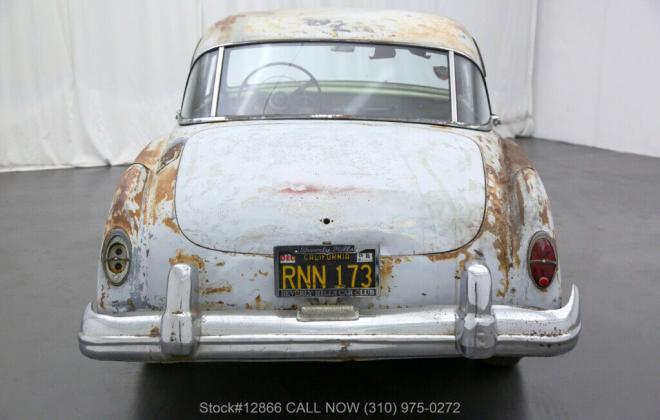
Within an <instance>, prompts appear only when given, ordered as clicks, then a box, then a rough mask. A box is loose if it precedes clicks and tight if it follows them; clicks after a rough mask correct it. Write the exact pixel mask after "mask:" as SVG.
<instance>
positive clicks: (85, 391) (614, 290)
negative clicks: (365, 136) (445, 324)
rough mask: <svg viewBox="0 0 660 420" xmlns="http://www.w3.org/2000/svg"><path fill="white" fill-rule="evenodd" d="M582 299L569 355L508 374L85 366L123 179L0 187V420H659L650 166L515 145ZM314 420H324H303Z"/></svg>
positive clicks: (444, 366)
mask: <svg viewBox="0 0 660 420" xmlns="http://www.w3.org/2000/svg"><path fill="white" fill-rule="evenodd" d="M521 142H522V143H523V145H524V147H525V149H526V150H527V151H528V153H529V155H530V157H531V159H532V160H533V161H534V162H535V163H536V166H537V168H538V169H539V171H540V173H541V175H542V177H543V180H544V182H545V185H546V188H547V190H548V193H549V195H550V198H551V202H552V205H553V212H554V216H555V221H556V223H557V225H558V229H559V252H560V254H561V263H562V273H563V275H564V278H565V279H575V280H576V282H577V283H578V284H579V286H580V289H581V292H582V295H581V297H582V304H583V312H582V314H583V318H582V321H583V330H582V335H581V338H580V342H579V343H578V346H577V348H576V349H575V350H574V351H572V352H571V353H568V354H566V355H563V356H559V357H556V358H550V359H531V358H530V359H523V360H522V361H521V363H520V364H519V365H518V367H517V368H515V369H513V370H509V371H507V370H497V369H492V368H486V367H484V366H482V365H480V364H478V363H475V362H472V361H468V360H462V359H444V360H413V361H386V362H362V363H342V364H322V363H289V364H275V363H267V364H255V363H250V364H228V363H224V364H219V363H218V364H198V365H191V364H183V365H169V366H160V365H141V364H137V363H119V362H97V361H93V360H89V359H86V358H85V357H84V356H82V355H81V354H80V353H79V351H78V344H77V341H76V334H77V332H78V327H79V322H80V316H81V313H82V310H83V307H84V306H85V304H86V303H87V302H88V301H89V300H90V299H91V298H92V296H93V295H94V293H95V287H96V286H95V280H94V274H95V268H96V258H97V254H98V247H99V243H100V240H101V231H102V226H103V221H104V218H105V215H106V211H107V209H108V206H109V203H110V198H111V196H112V193H113V191H114V188H115V185H116V183H117V181H118V179H119V176H120V174H121V172H122V170H123V169H122V168H111V169H110V168H95V169H78V170H60V171H47V172H32V173H9V174H0V286H1V287H0V340H2V341H1V343H2V344H0V417H1V418H61V419H70V418H154V417H173V416H176V415H177V414H179V415H184V416H186V417H190V416H193V415H195V414H196V413H197V409H198V406H199V403H200V402H202V401H211V402H224V401H280V402H287V401H318V402H322V401H369V400H372V401H374V400H375V401H402V400H411V401H424V402H431V401H458V402H460V403H461V404H462V412H463V416H461V417H463V418H496V417H497V418H507V419H516V418H536V419H545V418H548V419H556V418H571V419H578V418H585V419H621V418H626V419H628V420H630V419H651V418H654V419H658V418H660V356H659V355H660V321H659V320H660V252H659V251H660V216H659V213H658V209H660V182H659V181H660V159H653V158H645V157H639V156H632V155H623V154H617V153H613V152H608V151H602V150H594V149H589V148H584V147H578V146H571V145H566V144H561V143H554V142H547V141H540V140H535V141H530V140H523V141H521ZM313 418H322V416H318V415H317V416H313Z"/></svg>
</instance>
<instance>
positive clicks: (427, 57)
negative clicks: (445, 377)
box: [79, 10, 581, 361]
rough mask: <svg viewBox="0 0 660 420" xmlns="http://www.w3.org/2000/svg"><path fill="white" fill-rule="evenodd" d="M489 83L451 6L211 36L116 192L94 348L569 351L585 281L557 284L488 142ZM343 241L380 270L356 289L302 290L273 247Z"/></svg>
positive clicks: (156, 353) (90, 319)
mask: <svg viewBox="0 0 660 420" xmlns="http://www.w3.org/2000/svg"><path fill="white" fill-rule="evenodd" d="M335 63H336V65H335ZM260 73H261V74H260ZM335 75H337V76H336V77H335ZM484 80H485V69H484V66H483V62H482V59H481V55H480V53H479V50H478V47H477V44H476V43H475V41H474V40H473V38H472V37H471V36H470V35H469V34H468V32H467V31H466V30H465V29H464V28H462V27H461V26H460V25H458V24H456V23H454V22H452V21H450V20H448V19H446V18H443V17H440V16H434V15H427V14H419V13H412V12H394V11H372V10H370V11H360V10H314V11H304V10H302V11H300V10H293V11H278V12H264V13H250V14H245V15H236V16H231V17H228V18H226V19H224V20H222V21H220V22H218V23H217V24H215V25H214V26H213V27H212V28H210V29H209V30H208V32H207V33H206V34H205V35H204V36H203V37H202V39H201V40H200V42H199V44H198V45H197V48H196V50H195V53H194V57H193V60H192V64H191V72H190V76H189V79H188V82H187V88H186V93H185V94H184V99H183V106H182V110H181V111H180V114H179V115H178V124H177V126H176V128H175V129H174V130H173V132H172V133H171V134H170V135H169V136H168V137H166V138H162V139H159V140H156V141H153V142H151V143H150V144H149V145H147V146H146V147H145V149H144V150H143V151H142V152H141V153H140V154H139V156H138V157H137V158H136V160H135V162H134V163H133V164H132V165H130V166H129V167H128V168H127V169H126V171H125V172H124V174H123V176H122V178H121V181H120V183H119V186H118V188H117V191H116V193H115V195H114V197H113V200H112V206H111V209H110V213H109V215H108V218H107V221H106V225H105V230H104V235H103V237H104V239H103V244H102V249H101V253H100V258H99V264H98V273H97V275H96V280H97V283H98V290H97V295H96V298H95V299H94V300H93V301H92V302H91V303H90V304H89V305H88V306H87V308H86V309H85V311H84V315H83V320H82V326H81V330H80V333H79V343H80V348H81V351H82V352H83V353H84V354H85V355H87V356H89V357H91V358H96V359H106V360H139V361H182V360H267V359H268V360H273V359H275V360H302V359H313V360H354V359H378V358H406V357H443V356H464V357H468V358H478V359H489V358H500V359H501V360H514V361H515V360H516V359H517V358H519V357H522V356H552V355H557V354H561V353H564V352H566V351H568V350H570V349H571V348H573V346H575V344H576V341H577V338H578V335H579V332H580V326H581V324H580V317H579V296H578V289H577V287H575V286H572V287H570V288H569V289H568V290H567V291H566V293H564V294H562V287H566V286H565V285H564V282H563V281H562V278H561V272H560V266H559V261H558V258H557V250H556V243H555V228H554V224H553V219H552V216H551V213H550V206H549V202H548V197H547V194H546V191H545V189H544V186H543V183H542V182H541V179H540V177H539V174H538V173H537V171H536V170H535V169H534V167H533V165H532V163H531V162H530V161H529V160H528V159H527V157H526V156H525V154H524V153H523V151H522V150H521V148H520V146H519V145H517V144H516V143H515V142H514V141H512V140H507V139H503V138H501V137H500V136H498V135H497V134H496V132H495V131H494V125H495V124H496V123H497V119H496V118H495V116H494V115H492V114H491V111H490V102H489V100H488V96H487V90H486V86H485V81H484ZM337 245H340V246H349V248H343V249H344V250H345V251H346V252H347V253H346V254H345V255H346V258H349V257H350V258H354V256H353V254H351V253H350V252H354V251H355V252H357V251H356V250H359V249H367V248H368V249H371V251H369V252H372V253H371V254H368V255H367V254H365V255H366V256H363V257H359V256H358V257H357V258H366V259H365V260H364V261H372V257H373V258H374V259H375V262H374V264H376V265H375V267H376V273H373V276H371V277H369V276H370V275H371V273H368V271H369V270H370V268H369V267H364V269H363V268H362V266H360V270H359V272H360V273H361V274H360V275H361V276H367V277H360V278H364V279H366V278H368V279H369V280H368V281H367V280H364V281H362V282H358V285H357V286H356V284H355V283H356V280H355V278H356V274H355V272H358V269H357V268H355V269H354V270H355V271H354V274H353V284H352V285H351V289H350V290H349V291H350V293H348V292H346V291H342V290H340V289H341V288H342V287H343V286H342V283H341V277H339V280H336V279H335V280H334V281H335V284H334V286H333V287H326V284H325V281H326V279H325V278H323V279H321V277H320V274H319V277H318V280H319V283H318V284H317V283H316V279H315V280H314V284H313V285H314V286H316V287H312V286H310V285H309V284H310V283H306V282H307V281H308V280H309V279H308V277H307V276H311V274H309V273H310V272H311V273H314V270H315V269H316V268H314V267H312V268H311V270H312V271H308V272H307V274H306V275H305V274H303V275H300V274H295V275H296V276H298V277H297V283H296V278H294V277H289V278H287V275H288V274H287V272H286V269H285V268H281V267H283V266H284V265H285V264H284V263H287V262H290V261H287V258H295V255H293V254H291V255H289V254H287V255H284V256H283V257H282V256H280V257H276V253H277V252H278V251H277V250H278V248H277V247H282V246H300V247H301V248H300V251H299V250H295V251H292V252H293V253H294V254H295V253H297V252H301V253H303V254H304V253H305V252H308V251H305V250H306V249H308V248H304V247H305V246H307V247H310V246H311V247H313V246H317V247H318V249H317V250H316V251H309V252H316V254H313V255H317V256H318V255H320V257H319V258H331V257H327V256H328V255H335V254H333V253H335V252H339V251H337V248H336V246H337ZM353 246H355V247H354V248H353ZM365 247H366V248H365ZM324 253H325V254H324ZM303 254H297V255H299V256H300V255H303ZM349 254H350V255H349ZM277 255H279V254H277ZM305 255H307V254H305ZM309 255H312V254H309ZM323 255H326V257H324V256H323ZM337 255H340V254H337ZM342 255H343V254H342ZM305 258H307V257H305ZM310 258H311V257H310ZM333 258H334V257H333ZM338 258H339V257H338ZM351 261H352V260H351ZM310 264H312V263H310ZM339 264H340V263H339ZM333 267H334V266H333ZM321 268H322V269H323V270H325V268H323V267H321ZM335 268H336V267H335ZM344 268H345V267H344ZM344 268H342V267H341V266H340V268H337V272H338V275H339V276H341V273H342V270H343V269H344ZM282 270H284V271H282ZM291 270H292V271H291V272H292V273H300V272H302V273H305V270H309V268H306V269H305V268H303V269H301V268H300V266H298V269H297V270H298V271H296V269H291ZM362 271H364V274H363V273H362ZM283 273H284V277H283ZM348 273H350V271H349V272H348ZM293 275H294V274H291V276H293ZM324 275H325V271H324ZM333 275H334V274H333ZM347 275H348V274H347ZM301 278H302V282H301ZM372 280H373V281H372ZM337 281H338V282H339V283H336V282H337ZM346 287H347V290H348V286H346ZM287 288H288V289H287ZM284 289H287V290H284ZM283 292H287V293H288V294H287V293H283ZM361 292H364V293H362V294H361ZM564 295H565V296H564ZM566 297H567V299H566Z"/></svg>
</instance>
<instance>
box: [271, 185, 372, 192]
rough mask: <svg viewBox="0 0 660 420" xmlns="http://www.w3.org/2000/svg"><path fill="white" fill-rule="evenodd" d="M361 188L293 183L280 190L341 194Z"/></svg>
mask: <svg viewBox="0 0 660 420" xmlns="http://www.w3.org/2000/svg"><path fill="white" fill-rule="evenodd" d="M358 190H359V188H356V187H341V188H334V187H326V186H322V185H307V184H305V185H293V186H290V187H285V188H280V189H279V190H278V192H280V193H283V194H319V193H328V194H339V193H348V192H356V191H358Z"/></svg>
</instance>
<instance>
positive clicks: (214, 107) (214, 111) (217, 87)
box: [211, 47, 225, 116]
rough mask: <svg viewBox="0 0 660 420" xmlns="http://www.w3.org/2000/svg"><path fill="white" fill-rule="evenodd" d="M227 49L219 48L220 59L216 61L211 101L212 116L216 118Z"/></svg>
mask: <svg viewBox="0 0 660 420" xmlns="http://www.w3.org/2000/svg"><path fill="white" fill-rule="evenodd" d="M224 51H225V49H224V48H222V47H220V48H218V58H217V59H216V61H215V76H214V78H215V80H214V81H213V95H212V98H211V100H212V101H213V102H211V115H212V116H215V115H217V113H218V98H219V95H220V76H221V70H222V60H223V58H224Z"/></svg>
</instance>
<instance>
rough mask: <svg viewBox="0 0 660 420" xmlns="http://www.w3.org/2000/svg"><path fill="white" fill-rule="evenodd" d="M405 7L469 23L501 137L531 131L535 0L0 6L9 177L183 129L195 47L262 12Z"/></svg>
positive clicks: (97, 161) (119, 150)
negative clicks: (241, 17)
mask: <svg viewBox="0 0 660 420" xmlns="http://www.w3.org/2000/svg"><path fill="white" fill-rule="evenodd" d="M314 7H361V8H369V7H374V8H388V9H407V10H415V11H423V12H431V13H438V14H442V15H445V16H448V17H450V18H452V19H455V20H457V21H459V22H460V23H462V24H463V25H465V26H466V27H467V29H468V30H469V31H470V32H471V33H472V35H473V36H474V37H475V38H476V39H477V41H478V42H479V45H480V48H481V52H482V54H483V56H484V60H485V62H486V69H487V73H488V77H487V81H488V84H489V89H490V93H491V100H492V102H493V108H494V111H495V112H496V113H498V114H500V116H501V117H502V119H503V121H504V124H503V126H502V131H503V134H505V135H516V134H529V133H531V130H532V126H533V122H532V118H531V115H532V109H531V107H532V96H531V95H532V64H533V62H534V60H533V48H534V35H535V31H536V29H535V25H536V7H537V3H536V0H533V1H525V0H500V1H497V2H493V1H488V0H464V1H450V0H443V1H438V0H405V1H403V0H389V1H388V0H380V1H377V0H372V1H367V0H363V1H356V0H351V1H342V0H336V1H318V0H314V1H302V0H254V1H219V0H216V1H212V0H194V1H184V0H180V1H178V0H145V1H139V2H137V1H127V0H126V1H107V0H87V1H83V0H79V1H76V0H59V1H58V0H50V1H43V0H0V172H1V171H15V170H33V169H45V168H58V167H71V166H98V165H115V164H122V163H127V162H130V161H132V160H133V158H134V157H135V156H136V155H137V153H138V152H139V151H140V149H141V148H142V147H143V146H144V145H145V144H146V143H148V142H149V141H150V140H152V139H154V138H156V137H159V136H163V135H166V134H167V133H168V132H169V131H170V130H171V129H172V126H173V125H174V124H175V120H174V115H175V112H176V110H177V109H178V108H179V105H180V101H181V95H182V93H183V92H182V91H183V88H184V83H185V79H186V76H187V71H188V65H189V63H190V58H191V55H192V52H193V48H194V46H195V44H196V42H197V40H198V39H199V37H200V36H201V34H202V33H203V31H204V30H205V29H206V28H207V27H208V26H210V25H211V24H213V23H214V22H216V21H217V20H219V19H221V18H223V17H225V16H227V15H230V14H234V13H239V12H243V11H253V10H269V9H271V10H272V9H281V8H314Z"/></svg>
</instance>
